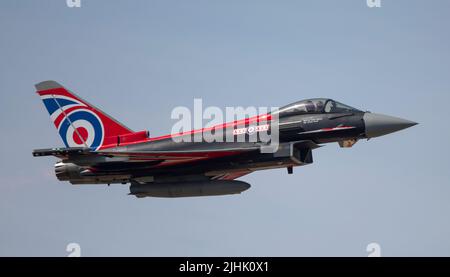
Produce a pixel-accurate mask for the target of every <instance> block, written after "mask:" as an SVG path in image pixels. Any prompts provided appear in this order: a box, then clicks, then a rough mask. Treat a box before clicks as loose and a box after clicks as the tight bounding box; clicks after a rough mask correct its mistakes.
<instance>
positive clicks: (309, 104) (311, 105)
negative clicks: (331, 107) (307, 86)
mask: <svg viewBox="0 0 450 277" xmlns="http://www.w3.org/2000/svg"><path fill="white" fill-rule="evenodd" d="M305 107H306V112H308V113H313V112H315V111H316V106H314V103H313V101H311V100H308V101H306V103H305Z"/></svg>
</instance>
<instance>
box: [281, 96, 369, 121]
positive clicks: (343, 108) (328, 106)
mask: <svg viewBox="0 0 450 277" xmlns="http://www.w3.org/2000/svg"><path fill="white" fill-rule="evenodd" d="M354 112H361V111H360V110H358V109H355V108H353V107H350V106H347V105H344V104H342V103H339V102H337V101H334V100H332V99H327V98H314V99H306V100H302V101H298V102H295V103H292V104H289V105H287V106H284V107H282V108H280V109H279V110H278V111H277V113H278V114H279V117H285V116H291V115H300V114H314V113H354Z"/></svg>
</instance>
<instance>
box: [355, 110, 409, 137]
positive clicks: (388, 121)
mask: <svg viewBox="0 0 450 277" xmlns="http://www.w3.org/2000/svg"><path fill="white" fill-rule="evenodd" d="M363 119H364V123H365V125H366V137H367V138H374V137H379V136H384V135H387V134H390V133H393V132H397V131H400V130H403V129H406V128H409V127H411V126H414V125H416V124H417V123H416V122H413V121H409V120H406V119H402V118H398V117H393V116H388V115H384V114H376V113H365V114H364V117H363Z"/></svg>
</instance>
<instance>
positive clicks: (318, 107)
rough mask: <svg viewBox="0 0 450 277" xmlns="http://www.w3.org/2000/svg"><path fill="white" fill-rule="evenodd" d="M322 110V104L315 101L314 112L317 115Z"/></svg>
mask: <svg viewBox="0 0 450 277" xmlns="http://www.w3.org/2000/svg"><path fill="white" fill-rule="evenodd" d="M322 110H323V102H322V101H320V100H319V101H317V103H316V111H317V112H318V113H320V112H321V111H322Z"/></svg>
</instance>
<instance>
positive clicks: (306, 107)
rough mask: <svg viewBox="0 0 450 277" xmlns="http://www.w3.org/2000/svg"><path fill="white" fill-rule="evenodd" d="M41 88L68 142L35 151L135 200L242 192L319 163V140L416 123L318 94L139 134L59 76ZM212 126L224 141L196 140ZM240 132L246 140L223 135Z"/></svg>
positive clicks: (59, 167) (83, 180) (75, 179)
mask: <svg viewBox="0 0 450 277" xmlns="http://www.w3.org/2000/svg"><path fill="white" fill-rule="evenodd" d="M36 89H37V93H38V94H39V96H40V98H41V100H42V101H43V103H44V106H45V108H46V109H47V111H48V113H49V114H50V118H51V120H52V121H53V123H54V124H55V127H56V129H57V131H58V133H59V135H60V136H61V139H62V141H63V143H64V145H65V147H64V148H50V149H38V150H34V151H33V155H34V156H55V157H57V158H59V159H60V160H59V161H58V162H57V163H56V164H55V173H56V176H57V178H58V179H59V180H61V181H70V182H71V183H72V184H108V185H109V184H114V183H122V184H126V183H130V184H131V185H130V194H131V195H135V196H136V197H187V196H212V195H227V194H239V193H241V192H243V191H245V190H247V189H248V188H250V185H249V184H248V183H246V182H243V181H237V180H235V179H237V178H239V177H242V176H244V175H247V174H249V173H252V172H253V171H257V170H264V169H272V168H287V170H288V173H289V174H292V172H293V167H295V166H302V165H307V164H311V163H312V162H313V160H312V150H313V149H315V148H318V147H320V146H321V145H320V144H324V143H331V142H337V143H338V144H339V145H340V146H341V147H344V148H345V147H352V146H353V145H354V144H355V143H356V142H357V141H358V140H360V139H363V138H367V139H369V138H373V137H379V136H382V135H386V134H389V133H393V132H396V131H399V130H402V129H405V128H408V127H411V126H413V125H415V124H417V123H415V122H412V121H409V120H405V119H401V118H396V117H391V116H387V115H382V114H375V113H370V112H363V111H360V110H358V109H355V108H352V107H350V106H347V105H344V104H342V103H339V102H337V101H334V100H332V99H327V98H316V99H307V100H302V101H298V102H295V103H292V104H289V105H287V106H285V107H283V108H281V109H279V110H277V111H275V112H272V113H269V114H263V115H259V116H256V117H250V118H246V119H243V120H237V121H233V122H229V123H225V124H221V125H217V126H213V127H210V128H204V129H198V130H192V131H188V132H182V133H178V134H170V135H166V136H160V137H153V138H152V137H150V136H149V133H148V131H139V132H133V131H132V130H130V129H129V128H127V127H126V126H125V125H123V124H121V123H119V122H118V121H116V120H115V119H113V118H112V117H111V116H109V115H107V114H106V113H104V112H103V111H101V110H100V109H98V108H96V107H95V106H93V105H91V104H89V103H88V102H86V101H85V100H83V99H81V98H80V97H78V96H77V95H75V94H74V93H73V92H70V91H69V90H67V89H66V88H64V87H63V86H61V85H60V84H58V83H57V82H55V81H45V82H41V83H39V84H37V85H36ZM275 127H276V128H275ZM211 130H214V131H217V130H220V131H222V134H223V138H224V139H223V140H218V141H210V140H206V139H205V138H204V136H201V140H200V141H198V140H196V139H193V137H194V136H196V135H198V134H205V133H206V132H210V131H211ZM263 132H268V133H273V132H278V136H277V137H278V141H277V143H278V145H277V147H276V148H275V149H276V151H273V152H270V153H267V152H266V151H263V149H265V148H267V146H268V143H269V142H268V141H266V140H263V139H261V137H260V136H261V135H262V133H263ZM254 135H256V140H251V139H250V137H251V136H254ZM239 136H241V138H242V137H243V140H238V139H236V140H234V141H232V142H230V141H229V140H226V139H225V138H229V137H231V138H237V137H239ZM180 138H181V139H180Z"/></svg>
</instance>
